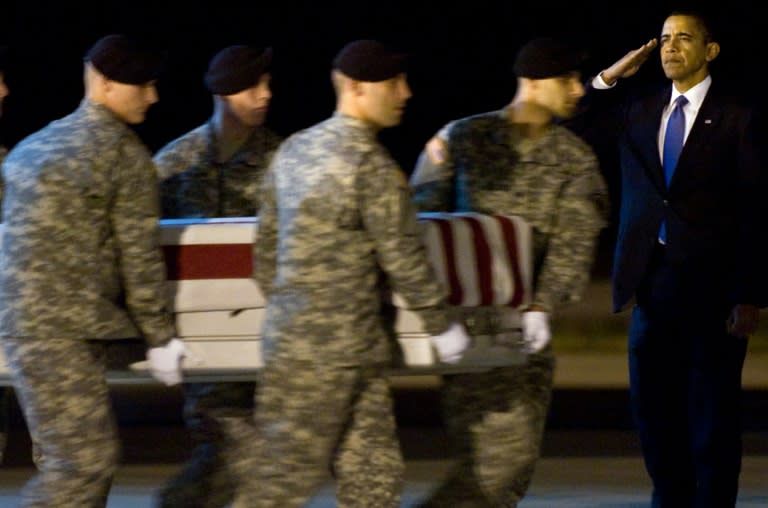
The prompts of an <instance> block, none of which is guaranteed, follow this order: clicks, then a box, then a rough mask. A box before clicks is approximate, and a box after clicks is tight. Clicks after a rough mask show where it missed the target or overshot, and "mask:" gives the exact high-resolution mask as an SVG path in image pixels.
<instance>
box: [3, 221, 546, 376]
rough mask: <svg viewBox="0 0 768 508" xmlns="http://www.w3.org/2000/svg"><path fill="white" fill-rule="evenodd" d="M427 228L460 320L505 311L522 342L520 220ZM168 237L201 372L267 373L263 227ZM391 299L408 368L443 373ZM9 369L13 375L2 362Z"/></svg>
mask: <svg viewBox="0 0 768 508" xmlns="http://www.w3.org/2000/svg"><path fill="white" fill-rule="evenodd" d="M419 226H420V228H421V232H422V236H423V239H424V243H425V246H426V250H427V253H428V256H429V259H430V262H431V263H432V265H433V267H434V268H435V273H436V276H437V277H438V279H439V280H440V281H441V282H442V283H443V284H444V285H445V287H446V288H448V289H449V293H450V303H451V304H452V306H454V307H453V308H454V310H456V311H457V316H459V315H461V312H462V310H467V309H469V308H471V307H477V306H484V307H487V306H496V307H500V308H501V309H502V312H500V316H501V317H502V321H503V322H502V323H500V324H498V327H500V328H501V329H504V330H506V331H511V332H513V333H514V332H517V333H519V313H518V312H517V310H516V309H518V308H520V307H521V306H523V305H525V304H526V303H527V302H528V301H529V299H530V296H531V279H532V274H531V271H532V260H531V231H530V228H529V226H528V225H527V224H526V223H525V222H524V221H522V220H521V219H520V218H518V217H507V216H489V215H479V214H472V213H465V214H445V213H431V214H420V215H419ZM1 229H2V224H0V231H1ZM160 231H161V243H162V247H163V252H164V255H165V259H166V263H167V275H168V298H169V302H170V304H171V307H172V309H173V311H174V313H175V316H176V325H177V328H178V333H179V335H180V336H181V337H183V338H184V340H185V342H186V343H187V345H188V347H189V349H190V351H191V353H192V354H193V355H194V356H196V357H197V358H199V359H200V360H202V362H201V363H200V364H199V365H198V367H199V368H202V369H215V370H216V369H238V368H242V369H249V368H256V367H260V366H261V364H262V358H261V344H260V333H261V325H262V322H263V319H264V314H265V299H264V296H263V295H262V293H261V291H260V290H259V287H258V284H256V282H255V280H254V279H253V277H252V271H253V270H252V266H253V265H252V259H253V253H252V245H253V241H254V240H255V238H256V235H257V234H258V218H256V217H242V218H215V219H164V220H161V221H160ZM1 238H2V236H1V235H0V239H1ZM388 298H389V299H390V301H391V303H392V304H393V305H394V306H395V308H396V309H397V312H396V322H395V329H396V332H397V336H398V337H397V339H398V342H399V344H400V346H401V348H402V352H403V360H404V363H405V365H406V366H417V365H418V366H424V365H432V364H434V363H436V360H435V355H434V354H433V350H432V348H431V344H430V341H429V338H428V335H427V334H426V333H425V331H424V329H423V327H422V323H421V321H420V319H419V317H418V316H417V315H416V314H415V313H414V312H412V311H410V310H408V308H407V304H406V303H405V301H404V300H403V298H401V297H400V296H399V295H397V294H394V295H390V296H389V297H388ZM473 339H474V341H473V344H474V345H473V348H472V354H474V355H475V356H474V359H475V360H476V361H477V360H479V361H481V362H482V361H484V360H489V362H488V363H489V364H494V362H496V361H497V360H498V349H494V347H493V346H494V345H493V341H492V340H491V342H488V340H485V341H483V340H481V339H482V338H481V337H473ZM486 339H487V338H486ZM472 354H470V355H469V356H470V357H471V356H472ZM484 357H486V358H484ZM488 357H489V358H488ZM515 358H519V355H517V356H515ZM502 363H503V359H502ZM188 365H189V364H188ZM0 367H2V368H3V369H4V368H5V362H4V359H3V358H2V355H1V353H0ZM190 368H195V367H192V366H190Z"/></svg>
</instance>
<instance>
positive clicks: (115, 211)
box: [0, 35, 185, 508]
mask: <svg viewBox="0 0 768 508" xmlns="http://www.w3.org/2000/svg"><path fill="white" fill-rule="evenodd" d="M162 59H163V58H162V56H161V55H158V54H157V53H155V52H152V51H149V50H148V49H146V48H145V47H143V46H142V45H140V44H138V43H137V42H135V41H133V40H131V39H129V38H127V37H125V36H122V35H110V36H106V37H104V38H102V39H100V40H98V41H97V42H96V43H95V44H94V46H93V47H92V48H91V49H90V50H89V51H88V52H87V54H86V56H85V64H84V67H85V69H84V82H85V96H84V98H83V99H82V101H81V102H80V105H79V107H78V108H77V109H76V110H75V111H74V112H72V113H71V114H69V115H67V116H66V117H64V118H61V119H59V120H56V121H54V122H51V123H50V124H49V125H47V126H46V127H44V128H43V129H41V130H40V131H38V132H36V133H34V134H32V135H30V136H28V137H27V138H26V139H24V140H22V141H21V142H19V143H18V144H17V145H16V147H15V148H14V149H13V150H11V152H10V153H9V154H8V157H7V158H6V160H5V163H4V165H3V179H4V183H5V196H4V200H3V217H5V219H6V220H5V230H4V235H3V242H2V252H1V253H0V338H1V339H2V345H3V349H4V352H5V355H6V358H7V360H8V364H9V368H10V371H11V376H12V378H13V386H14V388H15V390H16V393H17V394H18V398H19V402H20V405H21V408H22V410H23V412H24V417H25V419H26V422H27V426H28V428H29V431H30V434H31V436H32V442H33V445H34V448H35V456H34V460H35V465H36V466H37V469H38V474H37V475H36V476H34V477H33V478H32V479H31V480H30V481H29V482H28V483H27V484H26V485H25V487H24V489H23V492H22V497H23V506H25V507H41V508H42V507H46V508H50V507H54V506H55V507H56V508H69V507H71V508H82V507H84V506H87V507H103V506H106V503H107V497H108V494H109V489H110V485H111V483H112V479H113V477H114V473H115V470H116V468H117V465H118V461H119V458H120V449H119V443H118V440H117V432H116V424H115V419H114V414H113V411H112V408H111V403H110V399H109V393H108V387H107V383H106V380H105V357H106V350H107V348H108V345H109V343H110V342H112V341H113V340H114V339H123V338H129V337H139V336H141V337H143V338H144V339H145V341H146V343H147V344H148V346H149V349H148V351H147V359H148V361H149V365H150V367H151V371H152V374H153V375H154V376H155V377H156V378H157V379H158V380H160V381H162V382H164V383H166V384H175V383H178V382H180V381H181V374H180V365H179V364H180V360H181V358H182V356H183V355H184V352H185V351H184V344H183V342H182V341H181V340H179V339H178V338H174V335H175V329H174V324H173V320H172V316H171V314H170V312H169V309H168V306H167V296H166V287H165V264H164V262H163V257H162V252H161V250H160V244H159V229H158V224H157V221H158V218H159V200H158V196H157V175H156V172H155V167H154V164H153V163H152V160H151V157H150V154H149V151H148V150H147V148H146V147H145V146H144V145H143V144H142V143H141V141H140V139H139V138H138V136H137V135H136V133H135V132H134V131H133V130H132V129H131V128H130V126H129V125H128V124H138V123H140V122H142V121H143V120H144V117H145V114H146V111H147V109H148V108H149V107H150V106H151V105H152V104H153V103H155V102H156V101H157V91H156V89H155V80H156V78H157V76H158V74H159V72H160V69H161V65H162Z"/></svg>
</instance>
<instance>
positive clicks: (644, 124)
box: [632, 87, 672, 194]
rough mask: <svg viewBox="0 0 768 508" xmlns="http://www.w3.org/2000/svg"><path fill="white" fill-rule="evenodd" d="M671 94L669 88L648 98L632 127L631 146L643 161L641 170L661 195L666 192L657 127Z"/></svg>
mask: <svg viewBox="0 0 768 508" xmlns="http://www.w3.org/2000/svg"><path fill="white" fill-rule="evenodd" d="M671 93H672V89H671V87H667V88H665V89H664V91H662V92H661V93H659V94H656V95H653V96H651V97H649V98H648V99H647V100H646V101H645V102H644V103H643V104H642V105H641V106H640V110H639V112H638V114H637V115H636V116H635V120H634V122H633V123H634V126H633V127H632V137H633V138H634V139H633V143H632V146H634V147H635V150H636V151H637V155H639V156H640V158H642V160H643V161H644V164H643V169H644V170H645V171H646V173H647V174H648V178H649V179H650V181H651V182H653V184H654V186H655V187H656V188H658V189H659V191H660V192H661V193H662V194H663V193H665V192H666V183H665V182H664V170H663V169H662V167H661V160H660V158H659V125H660V124H661V115H662V114H663V112H664V106H665V105H666V104H667V103H668V102H669V97H670V94H671Z"/></svg>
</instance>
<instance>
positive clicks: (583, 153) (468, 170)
mask: <svg viewBox="0 0 768 508" xmlns="http://www.w3.org/2000/svg"><path fill="white" fill-rule="evenodd" d="M508 115H509V113H508V110H507V109H506V108H504V109H502V110H499V111H493V112H488V113H482V114H478V115H474V116H470V117H467V118H464V119H460V120H456V121H453V122H450V123H448V124H447V125H446V126H444V127H443V128H442V129H441V130H440V131H439V132H438V133H437V134H436V136H435V137H436V138H437V139H434V138H433V139H432V140H431V141H430V142H429V143H428V144H427V146H426V148H425V150H424V151H423V152H422V154H421V155H420V157H419V160H418V162H417V166H416V169H415V171H414V173H413V175H412V177H411V183H412V185H413V187H414V189H415V199H416V203H417V206H418V207H419V209H420V210H422V211H475V212H481V213H489V214H494V213H495V214H503V215H517V216H520V217H522V218H524V219H525V220H526V221H527V222H528V223H529V224H530V225H531V226H532V227H533V228H534V263H535V266H534V272H535V284H534V285H535V293H534V297H533V302H534V303H537V304H539V305H542V306H544V307H545V308H547V309H548V310H549V311H550V312H551V311H553V310H554V309H555V308H556V307H557V306H558V305H559V304H562V303H566V302H572V301H576V300H578V299H579V298H580V297H581V294H582V292H583V290H584V288H585V286H586V283H587V282H588V281H589V273H590V268H591V264H592V260H593V256H594V250H595V244H596V240H597V235H598V233H599V231H600V229H601V228H603V227H604V226H605V225H606V218H607V210H608V207H607V201H608V194H607V192H608V191H607V186H606V184H605V181H604V180H603V177H602V175H601V173H600V171H599V166H598V162H597V159H596V157H595V154H594V152H593V151H592V149H591V148H590V147H589V145H587V143H585V142H584V141H583V140H582V139H580V138H579V137H577V136H576V135H574V134H573V133H572V132H571V131H569V130H567V129H566V128H564V127H562V126H559V125H553V126H552V128H551V129H550V130H549V131H548V132H547V133H546V134H545V135H544V136H543V137H541V138H539V139H537V140H535V141H533V142H528V143H530V144H529V145H528V146H526V147H522V146H521V144H520V143H518V142H515V141H514V135H513V132H512V129H511V127H510V123H509V120H508ZM521 148H523V149H522V150H521Z"/></svg>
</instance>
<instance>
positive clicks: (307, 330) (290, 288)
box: [235, 40, 468, 508]
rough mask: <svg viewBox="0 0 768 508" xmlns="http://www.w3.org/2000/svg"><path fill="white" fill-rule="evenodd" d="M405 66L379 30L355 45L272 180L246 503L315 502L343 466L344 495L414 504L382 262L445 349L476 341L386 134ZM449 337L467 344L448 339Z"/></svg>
mask: <svg viewBox="0 0 768 508" xmlns="http://www.w3.org/2000/svg"><path fill="white" fill-rule="evenodd" d="M403 65H404V62H403V57H402V56H399V55H397V54H395V53H392V52H391V51H390V50H388V49H386V48H385V47H384V46H382V45H381V44H380V43H378V42H376V41H370V40H363V41H355V42H352V43H350V44H348V45H347V46H345V47H344V48H343V49H342V50H341V52H340V53H339V54H338V55H337V57H336V59H335V60H334V70H333V73H332V76H333V83H334V87H335V89H336V93H337V107H336V112H335V113H334V114H333V116H332V117H331V118H329V119H327V120H325V121H323V122H321V123H319V124H317V125H315V126H313V127H310V128H309V129H306V130H304V131H301V132H299V133H297V134H294V135H293V136H291V137H290V138H288V140H286V141H285V143H283V145H282V146H281V148H280V149H279V150H278V152H277V154H276V155H275V159H274V161H273V163H272V165H271V167H270V170H269V171H268V173H267V176H266V178H265V187H264V196H263V202H262V209H261V213H260V225H259V235H258V238H257V243H256V247H255V254H254V255H255V262H256V276H257V279H258V282H259V284H260V286H261V288H262V290H263V291H264V292H265V294H266V295H268V297H269V303H268V306H267V317H266V321H265V326H264V341H265V358H266V365H265V367H264V369H263V373H262V376H261V378H260V381H259V383H258V388H257V393H256V413H255V421H256V425H257V430H258V432H259V435H258V438H259V439H258V440H257V442H256V443H255V444H254V443H249V445H250V449H251V450H253V451H252V454H253V455H254V457H255V462H256V465H255V469H254V471H253V473H252V475H251V476H252V477H250V476H249V477H246V478H244V479H243V482H244V483H243V486H242V489H241V495H240V496H239V498H238V500H237V501H236V503H235V506H236V507H238V508H241V507H259V508H266V507H273V508H277V507H279V508H292V507H300V506H303V505H304V503H306V502H307V500H308V499H310V498H311V497H312V495H313V493H314V491H315V489H316V488H317V487H318V486H319V485H320V484H321V483H322V482H323V481H324V480H325V478H326V475H327V474H328V469H329V468H331V469H332V472H333V474H334V476H335V478H336V481H337V495H336V498H337V506H340V507H373V506H375V507H377V508H387V507H390V508H395V507H399V506H400V492H401V488H402V475H403V460H402V456H401V453H400V447H399V444H398V441H397V436H396V428H395V420H394V415H393V408H392V399H391V393H390V389H389V385H388V381H387V379H386V377H385V376H384V373H383V368H384V367H385V366H386V365H388V364H390V362H391V358H392V357H391V351H390V349H389V348H390V344H391V343H390V341H389V340H388V338H387V336H386V333H385V330H384V326H383V323H382V319H381V316H380V305H381V296H380V294H379V291H378V289H377V287H378V286H377V284H378V281H379V277H380V276H381V275H382V274H384V275H386V277H388V279H389V281H390V282H391V285H392V287H393V288H394V289H395V290H396V291H398V292H399V293H400V294H401V295H402V296H403V297H404V298H405V299H406V301H407V302H408V303H409V304H410V306H411V307H412V308H414V309H415V310H416V311H417V312H418V313H419V315H420V316H421V318H422V319H423V321H424V324H425V327H426V329H427V330H428V331H429V332H431V333H434V334H439V335H438V336H437V337H436V339H437V340H436V345H437V348H438V352H441V351H442V354H444V355H445V354H447V355H451V354H452V353H458V354H460V352H461V349H462V348H464V347H465V346H466V344H467V342H468V337H467V336H466V334H465V333H464V331H463V328H462V327H461V326H460V325H457V324H454V325H451V324H450V323H449V317H448V314H447V307H446V298H447V294H446V291H445V290H444V288H442V287H441V286H440V284H439V283H438V282H437V281H436V278H435V275H434V273H433V272H432V270H431V268H430V265H429V263H428V261H427V258H426V253H425V249H424V246H423V244H422V242H421V238H420V235H419V232H418V229H417V224H416V213H415V208H414V207H413V204H412V202H411V197H412V196H411V193H410V190H409V189H408V185H407V182H406V179H405V176H404V175H403V173H402V171H401V170H400V168H398V167H397V165H396V163H395V162H394V161H393V159H392V158H391V157H390V155H389V154H388V153H387V152H386V150H385V149H384V148H383V147H382V146H381V145H380V144H379V142H378V141H377V132H378V131H379V130H380V129H381V128H384V127H389V126H394V125H397V124H398V123H399V122H400V118H401V115H402V113H403V110H404V108H405V103H406V101H407V99H408V98H409V97H410V90H409V88H408V85H407V82H406V78H405V74H404V70H403V69H404V67H403ZM446 330H447V331H446ZM446 341H447V342H448V343H450V344H449V345H450V346H454V345H455V346H456V347H455V348H453V347H450V348H448V349H451V350H452V351H448V350H447V349H441V347H440V344H441V343H442V345H443V346H444V345H446ZM444 357H445V356H444Z"/></svg>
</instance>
